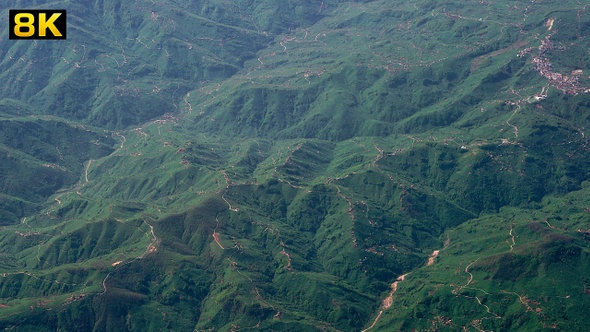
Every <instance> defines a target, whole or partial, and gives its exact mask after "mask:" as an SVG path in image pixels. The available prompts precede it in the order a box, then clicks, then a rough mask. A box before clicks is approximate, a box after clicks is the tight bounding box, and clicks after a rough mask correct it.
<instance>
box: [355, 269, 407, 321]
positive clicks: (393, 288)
mask: <svg viewBox="0 0 590 332" xmlns="http://www.w3.org/2000/svg"><path fill="white" fill-rule="evenodd" d="M410 273H411V272H409V273H406V274H404V275H401V276H399V277H397V279H395V281H394V282H393V283H392V284H391V291H390V292H389V295H388V296H387V297H386V298H385V299H384V300H383V302H382V303H381V310H379V313H378V314H377V317H375V320H374V321H373V324H371V326H369V327H367V328H366V329H364V330H362V331H361V332H366V331H369V330H370V329H372V328H373V327H375V324H377V322H378V321H379V319H380V318H381V315H383V312H384V311H385V310H387V309H389V308H391V305H392V304H393V294H395V292H396V291H397V287H398V285H399V283H400V282H402V281H404V280H405V279H406V277H407V276H408V275H409V274H410Z"/></svg>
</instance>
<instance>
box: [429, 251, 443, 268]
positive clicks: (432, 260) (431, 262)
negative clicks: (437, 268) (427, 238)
mask: <svg viewBox="0 0 590 332" xmlns="http://www.w3.org/2000/svg"><path fill="white" fill-rule="evenodd" d="M439 253H440V250H435V251H433V252H432V254H431V255H430V257H428V262H427V263H426V266H430V265H432V264H434V260H435V259H436V257H437V256H438V254H439Z"/></svg>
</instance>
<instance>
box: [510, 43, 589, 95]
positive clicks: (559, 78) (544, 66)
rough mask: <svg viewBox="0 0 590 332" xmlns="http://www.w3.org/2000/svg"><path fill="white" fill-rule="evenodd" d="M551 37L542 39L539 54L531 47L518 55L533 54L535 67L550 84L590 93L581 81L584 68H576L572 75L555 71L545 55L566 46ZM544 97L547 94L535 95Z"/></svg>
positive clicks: (565, 90)
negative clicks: (555, 43)
mask: <svg viewBox="0 0 590 332" xmlns="http://www.w3.org/2000/svg"><path fill="white" fill-rule="evenodd" d="M550 38H551V35H549V36H547V37H545V38H544V39H541V46H539V47H538V48H537V50H538V53H537V54H534V53H533V51H534V48H533V47H529V48H526V49H524V50H522V51H520V52H519V53H518V57H523V56H525V55H531V56H532V58H533V60H532V63H533V69H534V70H535V71H537V72H539V74H541V75H542V76H543V77H545V78H547V79H548V80H549V85H551V86H555V87H557V89H559V90H561V91H563V92H565V93H568V94H572V95H577V94H579V93H589V92H590V88H588V87H583V86H582V84H580V81H579V78H580V76H582V75H583V74H584V71H583V70H582V69H576V70H574V71H572V72H571V74H570V75H564V74H561V73H557V72H555V71H553V65H552V64H551V61H550V60H549V58H547V57H545V56H544V55H545V53H547V51H551V50H555V51H563V50H564V48H563V47H562V46H556V45H554V44H553V43H552V42H551V40H550ZM544 97H546V96H541V95H539V96H535V98H537V99H544Z"/></svg>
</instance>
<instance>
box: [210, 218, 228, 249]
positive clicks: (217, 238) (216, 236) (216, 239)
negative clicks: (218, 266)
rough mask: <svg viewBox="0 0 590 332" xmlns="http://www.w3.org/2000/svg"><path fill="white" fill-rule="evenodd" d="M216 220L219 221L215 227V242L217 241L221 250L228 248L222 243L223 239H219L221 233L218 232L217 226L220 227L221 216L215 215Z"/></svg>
mask: <svg viewBox="0 0 590 332" xmlns="http://www.w3.org/2000/svg"><path fill="white" fill-rule="evenodd" d="M215 221H216V222H217V225H215V229H213V235H212V236H213V240H215V243H217V245H218V246H219V248H221V250H226V249H227V248H226V247H224V246H223V245H222V244H221V241H220V240H219V234H218V233H217V228H218V227H219V218H218V217H215Z"/></svg>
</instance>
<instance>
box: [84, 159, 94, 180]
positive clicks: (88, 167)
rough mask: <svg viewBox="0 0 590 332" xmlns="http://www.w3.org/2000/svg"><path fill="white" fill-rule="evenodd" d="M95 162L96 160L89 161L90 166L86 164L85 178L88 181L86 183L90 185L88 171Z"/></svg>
mask: <svg viewBox="0 0 590 332" xmlns="http://www.w3.org/2000/svg"><path fill="white" fill-rule="evenodd" d="M93 161H94V159H90V160H88V164H86V167H84V178H85V180H86V183H88V169H90V165H92V162H93Z"/></svg>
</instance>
